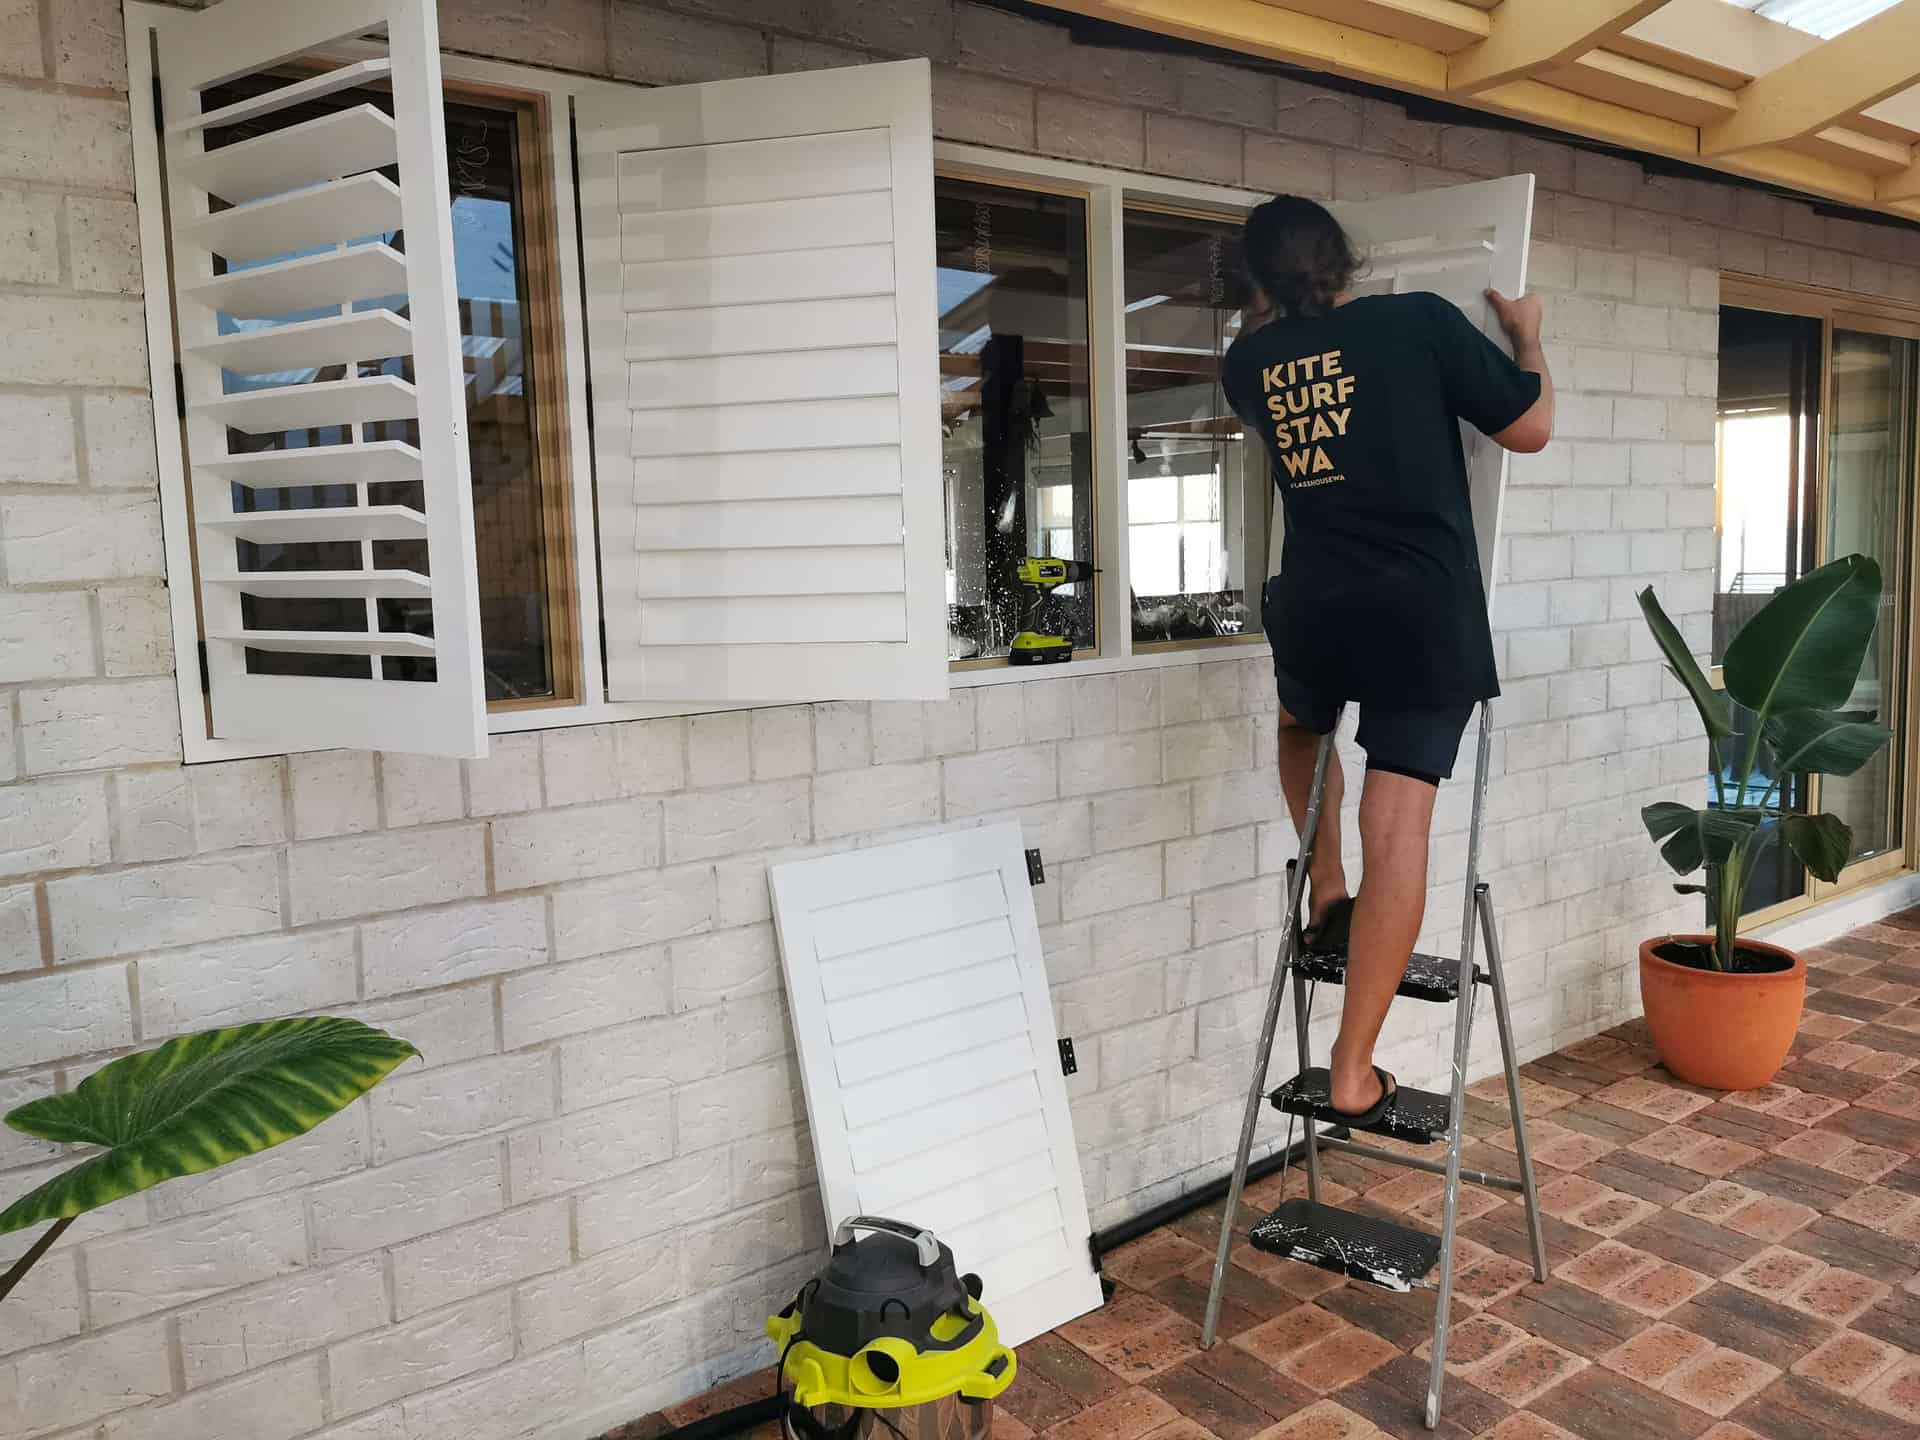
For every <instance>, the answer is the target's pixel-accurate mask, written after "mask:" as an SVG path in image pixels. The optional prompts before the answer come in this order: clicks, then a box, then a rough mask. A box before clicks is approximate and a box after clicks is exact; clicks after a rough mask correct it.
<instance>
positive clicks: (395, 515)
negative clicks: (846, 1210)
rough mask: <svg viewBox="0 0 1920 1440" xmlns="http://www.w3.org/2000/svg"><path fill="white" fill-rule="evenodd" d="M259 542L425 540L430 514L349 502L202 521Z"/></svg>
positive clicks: (225, 532) (387, 506)
mask: <svg viewBox="0 0 1920 1440" xmlns="http://www.w3.org/2000/svg"><path fill="white" fill-rule="evenodd" d="M200 524H201V525H202V526H203V527H205V528H206V529H208V530H217V531H219V532H221V533H222V534H226V535H232V536H234V537H235V538H236V539H240V540H250V541H252V542H253V543H254V544H256V545H314V544H319V543H321V542H323V541H328V540H424V539H426V538H427V517H426V516H425V515H423V514H421V513H420V511H418V510H415V509H413V508H411V507H410V506H406V505H348V506H341V507H338V508H335V509H326V510H255V511H252V512H250V513H247V514H242V515H218V516H215V517H213V518H212V519H208V520H202V521H201V522H200Z"/></svg>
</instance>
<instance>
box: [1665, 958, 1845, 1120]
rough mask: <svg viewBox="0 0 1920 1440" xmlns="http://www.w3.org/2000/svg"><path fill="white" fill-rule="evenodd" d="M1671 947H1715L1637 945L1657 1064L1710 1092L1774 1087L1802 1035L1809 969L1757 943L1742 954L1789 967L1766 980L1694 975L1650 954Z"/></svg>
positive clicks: (1729, 973) (1696, 972) (1711, 972)
mask: <svg viewBox="0 0 1920 1440" xmlns="http://www.w3.org/2000/svg"><path fill="white" fill-rule="evenodd" d="M1672 941H1681V942H1692V943H1696V944H1705V945H1711V944H1712V943H1713V937H1712V936H1711V935H1661V936H1657V937H1655V938H1654V939H1652V940H1644V941H1642V942H1641V944H1640V999H1641V1003H1642V1004H1644V1005H1645V1007H1646V1012H1647V1028H1648V1029H1649V1030H1650V1031H1652V1032H1653V1045H1654V1048H1655V1049H1656V1050H1658V1051H1659V1052H1660V1059H1661V1061H1662V1062H1663V1063H1664V1064H1665V1065H1666V1067H1667V1069H1669V1070H1671V1071H1672V1072H1673V1073H1674V1074H1675V1075H1676V1076H1678V1077H1679V1078H1680V1079H1682V1080H1685V1081H1686V1082H1687V1083H1689V1084H1691V1085H1702V1086H1705V1087H1706V1088H1708V1089H1710V1090H1755V1089H1758V1088H1759V1087H1760V1086H1762V1085H1765V1084H1766V1083H1767V1082H1768V1081H1770V1080H1772V1079H1773V1077H1774V1075H1775V1074H1776V1073H1777V1072H1778V1071H1779V1069H1780V1067H1781V1065H1783V1064H1784V1063H1785V1062H1786V1058H1787V1052H1788V1051H1789V1050H1791V1049H1792V1048H1793V1037H1794V1035H1795V1034H1796V1033H1797V1032H1798V1030H1799V1028H1800V1008H1801V1005H1802V1003H1803V1002H1804V1001H1805V1000H1806V998H1807V965H1806V962H1805V961H1804V960H1802V959H1801V958H1800V957H1799V956H1798V955H1796V954H1794V953H1793V952H1792V951H1791V950H1783V949H1781V948H1780V947H1779V946H1778V945H1768V944H1766V943H1765V942H1764V941H1760V940H1742V941H1741V942H1740V948H1741V949H1742V950H1746V951H1760V952H1762V953H1764V954H1768V955H1778V956H1779V957H1780V958H1781V959H1783V960H1787V961H1789V962H1791V963H1790V964H1789V965H1788V966H1787V968H1786V969H1784V970H1776V971H1774V972H1772V973H1771V974H1766V975H1742V974H1737V973H1734V972H1732V971H1725V970H1696V969H1694V968H1693V967H1691V966H1689V965H1676V964H1674V963H1673V962H1672V961H1670V960H1662V959H1661V958H1660V957H1659V956H1658V955H1656V954H1654V953H1653V952H1654V951H1655V950H1656V949H1658V948H1659V947H1660V946H1662V945H1666V944H1668V943H1670V942H1672Z"/></svg>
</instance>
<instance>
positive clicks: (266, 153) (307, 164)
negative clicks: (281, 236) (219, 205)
mask: <svg viewBox="0 0 1920 1440" xmlns="http://www.w3.org/2000/svg"><path fill="white" fill-rule="evenodd" d="M399 158H400V152H399V138H398V136H397V134H396V132H395V128H394V123H393V120H392V118H391V117H389V116H387V115H385V114H383V113H382V112H381V111H379V110H377V109H375V108H374V107H373V106H371V105H356V106H354V107H353V108H352V109H350V110H337V111H335V112H334V113H332V114H331V115H322V116H320V117H318V118H317V119H313V120H303V121H301V122H300V123H299V124H297V125H289V126H287V127H286V128H285V129H284V130H275V131H273V132H272V133H271V134H267V135H261V136H257V137H256V138H254V139H252V140H241V141H238V142H237V143H235V144H232V145H223V146H221V147H220V148H219V149H218V150H207V151H204V152H202V153H201V154H200V155H199V156H197V157H196V158H195V159H194V160H192V161H190V162H189V163H188V165H187V167H186V172H185V178H186V179H187V180H188V181H189V182H190V183H192V184H194V185H198V186H199V187H200V188H201V189H202V190H205V191H206V192H207V193H208V194H210V195H218V196H219V197H220V198H221V199H222V200H225V201H226V202H227V203H228V204H229V205H239V204H242V203H244V202H246V201H248V200H258V199H260V197H261V196H263V195H277V194H280V193H281V192H283V191H287V190H299V189H301V188H303V187H305V186H308V185H317V184H319V183H320V182H321V181H323V180H337V179H339V178H340V177H341V176H343V175H353V174H357V173H358V172H360V171H362V170H378V169H380V168H381V167H382V166H384V165H392V164H394V163H396V162H397V161H398V160H399Z"/></svg>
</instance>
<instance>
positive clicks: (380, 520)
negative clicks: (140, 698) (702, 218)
mask: <svg viewBox="0 0 1920 1440" xmlns="http://www.w3.org/2000/svg"><path fill="white" fill-rule="evenodd" d="M158 33H159V50H158V65H159V75H160V82H161V90H162V106H161V119H162V124H163V127H164V135H163V140H164V153H165V164H166V188H167V201H168V207H169V219H170V223H171V242H172V251H173V287H174V295H173V299H174V304H175V309H176V314H177V317H178V325H179V345H180V360H181V378H182V388H183V395H184V402H185V409H186V431H187V452H188V453H187V459H188V463H189V466H190V481H189V495H190V498H191V504H192V507H193V515H194V526H195V535H196V543H197V556H198V566H197V570H198V583H199V585H200V599H201V613H202V616H203V620H204V624H205V631H206V651H207V654H206V668H207V678H208V689H209V706H210V710H211V716H212V727H213V734H214V736H215V737H216V738H219V739H231V740H239V741H248V742H254V743H262V742H266V743H271V744H273V745H277V746H280V747H283V748H286V749H289V750H294V749H304V748H311V747H316V746H349V747H359V748H380V749H391V750H412V751H426V752H432V753H437V754H446V755H481V754H484V753H485V751H486V707H485V697H484V694H483V690H482V681H481V666H480V627H479V600H478V595H477V587H476V583H475V574H474V561H473V513H472V501H471V496H470V494H469V490H468V471H467V441H466V416H465V399H464V390H463V386H464V384H465V380H464V377H463V374H462V359H461V352H460V340H459V328H458V320H457V314H456V289H455V284H454V264H453V243H452V235H451V232H450V229H449V208H450V200H449V190H448V181H447V167H446V158H445V149H446V147H445V119H444V114H443V111H442V108H441V106H442V100H441V91H440V56H439V38H438V27H437V24H436V20H435V11H434V3H433V0H325V3H316V0H222V3H220V4H217V5H214V6H212V7H211V8H209V9H207V10H205V11H203V12H201V13H199V14H195V15H191V16H189V15H181V16H179V17H177V18H174V19H171V20H170V21H169V23H167V24H165V25H163V26H161V27H160V29H159V32H158ZM362 37H370V38H374V39H379V40H384V41H385V45H386V55H385V56H384V58H377V59H371V60H359V61H351V62H342V61H339V60H333V61H328V60H326V59H324V58H321V57H320V55H319V53H318V52H321V51H323V50H324V48H325V47H326V46H328V45H330V44H335V43H336V42H340V41H344V40H353V39H358V38H362ZM316 65H318V66H320V67H321V68H320V69H319V70H318V72H317V73H316V72H315V68H314V67H315V66H316ZM269 72H271V73H269ZM276 75H277V76H279V77H280V78H274V76H276ZM255 77H260V78H258V79H256V78H255ZM230 82H240V88H241V89H242V90H252V89H263V93H260V94H256V95H251V96H247V97H243V98H240V99H237V100H235V99H233V98H232V97H233V95H234V93H235V92H234V91H228V92H226V94H225V95H224V96H222V95H219V94H216V95H214V96H212V97H209V96H207V95H206V94H205V93H204V92H207V91H208V90H210V89H212V88H213V87H218V86H225V85H228V84H229V83H230ZM361 87H371V88H372V89H374V90H380V91H389V90H390V95H391V101H390V108H391V114H389V113H387V109H388V107H387V105H385V104H379V103H372V102H371V101H365V102H359V103H350V102H351V99H352V97H345V96H343V95H342V92H344V91H349V90H355V89H359V88H361ZM382 99H384V96H383V97H382ZM236 127H237V128H236ZM216 141H225V142H226V143H215V142H216ZM395 166H397V167H398V174H399V179H398V183H397V184H396V183H395V182H394V181H393V180H391V179H389V178H388V176H387V175H385V174H382V173H381V171H382V170H383V169H391V168H392V167H395ZM395 232H403V234H404V239H403V240H402V239H400V238H399V237H397V236H396V234H395ZM402 247H404V251H403V249H402ZM370 302H371V303H370ZM407 358H410V360H411V372H412V374H411V379H410V380H409V379H408V378H406V377H405V375H404V374H402V373H397V372H399V371H400V370H401V368H402V367H401V366H400V364H398V363H397V362H399V361H400V360H403V359H407ZM404 422H414V424H415V425H416V426H417V431H418V434H417V443H414V441H413V440H411V439H403V438H395V437H394V436H393V435H392V434H389V433H384V432H370V430H369V427H373V426H391V425H394V424H396V423H397V424H399V425H401V426H402V427H404ZM234 432H238V438H235V434H234ZM408 433H411V432H408ZM259 437H272V439H270V440H269V441H268V442H267V443H268V445H269V447H270V448H264V449H263V448H260V446H261V440H260V438H259ZM316 672H318V673H316Z"/></svg>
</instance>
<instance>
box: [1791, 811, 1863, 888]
mask: <svg viewBox="0 0 1920 1440" xmlns="http://www.w3.org/2000/svg"><path fill="white" fill-rule="evenodd" d="M1780 834H1781V836H1782V838H1784V839H1785V840H1786V842H1787V844H1788V845H1790V846H1792V847H1793V853H1794V854H1796V855H1798V856H1799V857H1800V863H1801V864H1802V865H1805V866H1806V867H1807V869H1808V870H1809V871H1811V872H1812V873H1813V874H1815V875H1817V876H1819V877H1820V878H1821V879H1822V880H1826V881H1829V882H1831V881H1834V880H1838V879H1839V878H1840V872H1841V871H1842V870H1844V869H1845V868H1846V864H1847V861H1849V860H1851V859H1852V858H1853V831H1852V830H1850V829H1848V828H1847V824H1846V822H1845V821H1844V820H1842V819H1840V818H1839V816H1837V815H1789V816H1787V818H1786V819H1785V820H1783V821H1781V823H1780Z"/></svg>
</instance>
